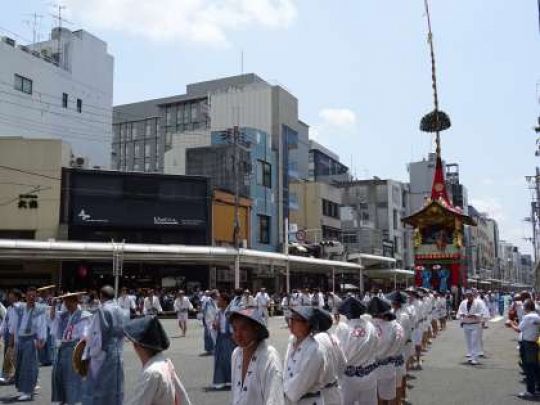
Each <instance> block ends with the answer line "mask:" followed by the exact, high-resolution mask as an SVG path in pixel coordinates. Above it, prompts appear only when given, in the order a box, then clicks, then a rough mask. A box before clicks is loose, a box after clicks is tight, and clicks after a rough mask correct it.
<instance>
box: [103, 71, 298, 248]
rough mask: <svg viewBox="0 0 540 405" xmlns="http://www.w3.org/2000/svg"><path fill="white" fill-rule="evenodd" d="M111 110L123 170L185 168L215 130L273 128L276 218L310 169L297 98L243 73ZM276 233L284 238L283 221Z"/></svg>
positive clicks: (115, 159) (281, 218)
mask: <svg viewBox="0 0 540 405" xmlns="http://www.w3.org/2000/svg"><path fill="white" fill-rule="evenodd" d="M113 116H114V118H113V121H114V123H113V142H112V155H111V156H112V160H111V162H112V167H113V168H114V169H117V170H125V171H132V170H136V171H147V172H152V171H155V172H160V173H166V174H185V173H186V151H187V150H188V149H190V148H196V147H202V146H210V145H211V144H212V133H215V132H222V131H226V130H227V129H230V128H233V127H234V126H238V127H241V128H252V129H253V130H258V131H262V132H264V133H267V134H269V135H270V141H271V142H270V145H271V148H272V150H273V151H274V152H275V153H276V158H277V167H276V174H277V177H276V183H275V184H276V187H277V196H276V198H275V200H274V201H275V203H276V204H277V207H278V214H277V221H278V224H284V223H285V219H286V218H288V215H289V190H288V186H289V181H290V180H294V178H295V177H294V176H296V175H298V176H302V175H304V173H305V172H306V171H307V169H306V167H307V165H306V162H305V159H306V158H305V157H304V156H303V155H302V150H305V149H307V148H306V145H307V135H308V127H307V125H306V124H305V123H303V122H302V121H300V120H299V118H298V100H297V99H296V97H294V96H293V95H292V94H291V93H290V92H288V91H287V90H286V89H284V88H283V87H281V86H276V85H272V84H270V83H268V82H266V81H265V80H263V79H261V78H260V77H259V76H257V75H255V74H244V75H239V76H233V77H227V78H222V79H216V80H210V81H205V82H199V83H193V84H189V85H187V87H186V94H183V95H178V96H173V97H167V98H162V99H156V100H149V101H143V102H138V103H132V104H126V105H120V106H116V107H114V115H113ZM278 202H279V203H278ZM254 211H256V208H254ZM276 236H277V241H278V243H279V244H283V240H284V227H283V226H282V225H279V226H278V227H277V235H276Z"/></svg>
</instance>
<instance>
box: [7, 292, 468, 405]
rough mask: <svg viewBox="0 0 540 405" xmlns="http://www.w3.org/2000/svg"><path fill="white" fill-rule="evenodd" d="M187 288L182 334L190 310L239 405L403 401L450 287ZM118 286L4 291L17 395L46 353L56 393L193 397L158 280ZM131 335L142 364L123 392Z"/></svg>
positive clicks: (72, 397) (10, 373) (181, 298)
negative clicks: (174, 353) (272, 322)
mask: <svg viewBox="0 0 540 405" xmlns="http://www.w3.org/2000/svg"><path fill="white" fill-rule="evenodd" d="M194 295H195V294H193V295H191V296H190V297H188V296H187V295H186V294H185V292H184V291H182V290H180V291H177V293H176V296H175V298H174V300H173V302H172V306H171V308H172V310H171V311H173V312H175V313H176V316H177V319H178V325H179V330H180V334H181V335H180V336H185V335H186V333H187V319H188V317H189V315H190V313H192V314H193V316H197V317H198V319H199V320H200V322H201V324H202V326H203V328H204V334H203V342H201V343H202V346H203V347H204V350H205V352H206V353H207V354H209V355H213V356H214V372H213V381H212V387H213V388H214V389H218V390H221V389H226V390H230V391H231V396H232V403H234V404H250V405H256V404H276V405H279V404H302V405H304V404H306V405H307V404H322V403H324V404H351V405H352V404H377V403H380V404H400V403H403V401H404V400H405V397H406V384H405V376H406V373H407V370H410V369H414V368H416V369H420V368H421V367H422V355H423V353H424V352H425V351H426V350H428V348H429V345H430V344H431V342H432V340H433V339H434V338H435V337H437V335H438V334H439V333H440V332H441V331H443V330H444V329H445V326H446V319H447V317H448V315H449V309H450V308H449V301H448V299H447V297H446V296H445V295H442V294H439V293H437V292H435V291H431V290H428V289H423V288H408V289H406V290H404V291H394V292H392V293H389V294H383V292H382V291H378V292H373V293H367V294H365V295H363V296H356V295H353V294H347V295H344V296H338V295H337V294H334V293H323V292H322V291H320V290H318V289H314V290H309V289H304V290H301V291H299V290H293V291H292V292H291V294H289V295H284V296H281V297H279V300H276V299H275V298H274V297H272V296H271V295H270V294H269V293H268V292H267V291H266V290H265V289H264V288H261V289H260V290H259V291H257V293H256V294H254V295H253V294H252V293H251V292H250V291H249V290H242V289H237V290H235V291H233V292H232V293H231V294H228V293H226V292H222V291H221V292H220V291H217V290H208V291H204V292H200V293H197V294H196V298H194ZM114 296H115V294H114V290H113V288H112V287H110V286H104V287H103V288H101V290H100V291H99V292H97V293H96V292H93V293H92V294H86V293H79V292H77V293H64V292H59V291H56V292H55V290H54V286H46V287H42V288H40V289H37V290H36V289H34V288H29V289H27V290H26V291H25V294H24V298H25V300H23V294H22V293H21V292H20V291H18V290H12V291H10V292H9V294H8V300H7V309H6V310H5V312H3V311H1V310H0V317H1V318H2V324H1V327H0V328H1V331H2V336H3V341H4V362H3V369H2V382H3V383H5V384H10V383H12V384H14V385H15V388H16V390H17V394H16V397H15V399H17V400H18V401H28V400H31V399H32V398H33V397H34V394H35V390H36V384H37V379H38V373H39V365H40V364H47V362H49V364H50V363H52V365H53V370H52V397H51V402H57V403H61V404H72V403H79V402H82V403H83V404H95V405H98V404H123V403H129V404H176V403H181V404H189V403H190V402H189V401H190V400H189V398H188V395H187V393H186V391H185V389H184V388H183V386H182V383H181V382H180V379H179V378H178V376H177V374H176V373H175V371H174V366H173V363H172V361H171V360H170V359H168V358H166V357H165V355H164V354H163V352H164V351H165V350H166V349H167V348H168V347H169V338H168V336H167V334H166V333H165V331H164V329H163V327H162V325H161V323H160V321H159V320H158V317H157V315H160V314H163V313H165V312H166V311H164V309H163V298H162V297H160V296H159V294H158V293H157V291H155V290H148V291H146V292H145V293H144V294H142V296H141V297H137V296H134V295H133V294H130V291H128V290H127V289H125V288H122V289H121V291H120V294H119V296H118V298H117V299H115V298H114ZM277 301H279V302H277ZM277 309H279V311H282V312H283V313H284V315H285V321H286V326H287V327H288V328H289V331H290V336H291V337H290V340H289V344H288V348H287V350H286V352H285V353H284V356H283V357H281V356H280V354H279V353H278V351H277V350H276V349H275V348H274V347H273V346H272V345H270V344H269V343H268V340H267V338H268V337H269V336H270V333H271V331H270V330H269V328H268V326H267V325H268V318H269V317H270V316H271V314H272V312H275V311H276V310H277ZM284 326H285V325H284ZM332 326H335V328H334V329H331V328H332ZM126 339H127V341H130V342H132V343H133V347H134V351H135V353H136V354H137V356H138V357H139V359H140V360H141V364H142V366H143V368H142V372H141V375H140V381H139V383H138V384H137V385H136V388H135V390H133V391H132V392H130V393H129V395H125V392H124V385H123V381H124V374H123V373H124V371H123V359H122V357H123V344H124V342H125V341H126ZM475 353H476V352H475ZM125 397H127V398H125ZM175 401H180V402H175Z"/></svg>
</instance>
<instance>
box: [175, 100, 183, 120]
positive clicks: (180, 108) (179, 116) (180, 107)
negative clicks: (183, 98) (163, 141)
mask: <svg viewBox="0 0 540 405" xmlns="http://www.w3.org/2000/svg"><path fill="white" fill-rule="evenodd" d="M183 122H184V104H178V105H177V106H176V125H180V124H182V123H183Z"/></svg>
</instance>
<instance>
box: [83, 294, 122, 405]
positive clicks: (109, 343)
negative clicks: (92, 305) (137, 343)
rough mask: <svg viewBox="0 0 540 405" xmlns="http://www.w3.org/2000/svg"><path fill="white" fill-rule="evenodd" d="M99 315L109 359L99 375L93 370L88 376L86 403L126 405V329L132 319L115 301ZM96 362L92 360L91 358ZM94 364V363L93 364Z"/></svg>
mask: <svg viewBox="0 0 540 405" xmlns="http://www.w3.org/2000/svg"><path fill="white" fill-rule="evenodd" d="M94 316H97V317H98V319H99V322H100V327H101V342H102V343H101V350H103V351H104V352H105V353H106V356H105V360H104V362H103V364H102V365H101V367H100V369H99V372H98V373H97V375H96V376H94V375H93V373H92V372H91V371H90V372H89V373H88V376H87V377H86V387H85V394H84V396H83V404H84V405H122V402H123V400H124V364H123V361H122V345H123V341H124V333H123V331H122V328H123V326H124V323H125V322H126V321H127V320H128V319H129V318H127V317H126V314H125V312H124V310H122V308H120V306H118V304H116V303H111V301H109V302H107V303H105V304H104V305H103V306H102V307H101V308H99V309H98V310H97V311H96V313H95V314H94ZM90 362H92V359H90ZM90 367H92V365H90Z"/></svg>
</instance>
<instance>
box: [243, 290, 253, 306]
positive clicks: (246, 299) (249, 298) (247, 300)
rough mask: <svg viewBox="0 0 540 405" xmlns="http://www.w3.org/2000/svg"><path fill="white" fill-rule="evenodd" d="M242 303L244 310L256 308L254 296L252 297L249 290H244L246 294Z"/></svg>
mask: <svg viewBox="0 0 540 405" xmlns="http://www.w3.org/2000/svg"><path fill="white" fill-rule="evenodd" d="M240 302H241V305H242V308H250V307H254V306H255V299H254V298H253V295H251V291H249V290H248V289H247V288H246V289H245V290H244V294H242V300H241V301H240Z"/></svg>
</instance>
